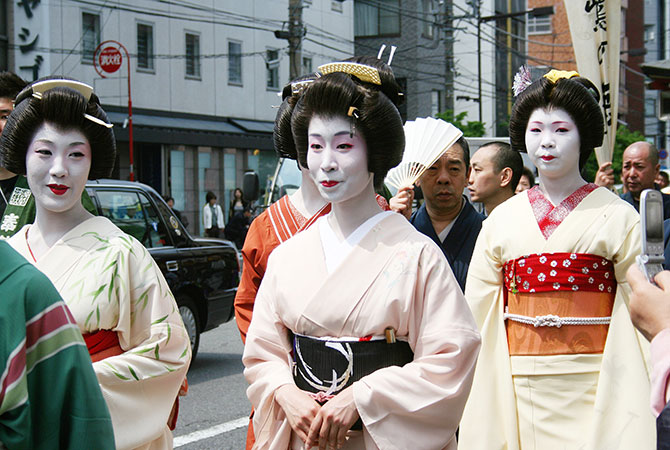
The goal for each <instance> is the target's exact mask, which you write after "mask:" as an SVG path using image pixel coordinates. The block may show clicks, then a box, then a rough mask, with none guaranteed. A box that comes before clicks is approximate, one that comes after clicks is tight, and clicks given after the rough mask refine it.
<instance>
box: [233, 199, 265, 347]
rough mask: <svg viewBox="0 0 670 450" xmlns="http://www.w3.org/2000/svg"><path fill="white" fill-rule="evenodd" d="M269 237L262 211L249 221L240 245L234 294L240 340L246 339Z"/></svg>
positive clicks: (263, 273)
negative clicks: (240, 254) (239, 267)
mask: <svg viewBox="0 0 670 450" xmlns="http://www.w3.org/2000/svg"><path fill="white" fill-rule="evenodd" d="M270 239H271V237H270V236H269V233H268V223H267V212H264V213H263V214H262V215H260V216H258V217H257V218H256V219H254V221H253V222H251V225H250V226H249V231H248V232H247V238H246V239H245V241H244V246H243V247H242V260H243V264H242V276H241V278H240V285H239V286H238V288H237V294H236V295H235V321H236V322H237V328H239V330H240V335H241V336H242V342H245V341H246V339H247V331H248V330H249V324H250V323H251V315H252V314H253V311H254V302H255V301H256V293H257V292H258V288H259V287H260V285H261V281H262V280H263V276H264V275H265V268H266V266H267V263H268V256H269V254H270V252H271V251H272V247H270Z"/></svg>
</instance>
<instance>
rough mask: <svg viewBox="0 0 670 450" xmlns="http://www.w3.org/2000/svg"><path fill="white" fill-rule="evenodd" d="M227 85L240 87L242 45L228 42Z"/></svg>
mask: <svg viewBox="0 0 670 450" xmlns="http://www.w3.org/2000/svg"><path fill="white" fill-rule="evenodd" d="M228 84H237V85H242V44H241V43H239V42H234V41H228Z"/></svg>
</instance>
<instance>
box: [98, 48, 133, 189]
mask: <svg viewBox="0 0 670 450" xmlns="http://www.w3.org/2000/svg"><path fill="white" fill-rule="evenodd" d="M110 44H112V45H110ZM119 49H121V50H123V51H124V52H125V54H126V65H127V66H128V155H129V158H130V181H135V173H134V169H133V100H132V97H131V95H130V55H129V54H128V50H127V49H126V47H124V46H123V44H121V43H120V42H118V41H111V40H110V41H104V42H101V43H100V45H98V46H97V47H96V49H95V53H94V54H93V65H94V67H95V71H96V72H98V75H100V76H101V77H102V78H107V77H106V76H105V73H108V74H110V73H114V72H116V71H117V70H119V68H120V67H121V64H122V63H123V55H122V53H121V51H120V50H119Z"/></svg>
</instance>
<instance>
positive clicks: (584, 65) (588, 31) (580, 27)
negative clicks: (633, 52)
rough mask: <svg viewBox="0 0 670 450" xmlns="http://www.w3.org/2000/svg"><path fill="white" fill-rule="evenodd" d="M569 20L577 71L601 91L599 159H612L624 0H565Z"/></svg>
mask: <svg viewBox="0 0 670 450" xmlns="http://www.w3.org/2000/svg"><path fill="white" fill-rule="evenodd" d="M563 3H564V4H565V10H566V12H567V15H568V23H569V24H570V35H571V37H572V47H573V49H574V51H575V59H576V60H577V71H578V72H579V74H580V75H581V76H583V77H586V78H588V79H589V80H591V81H592V82H593V84H595V85H596V86H597V87H598V90H599V91H600V106H601V107H602V109H603V115H604V117H605V138H604V139H603V145H602V147H600V148H597V149H596V157H597V158H598V163H599V164H602V163H604V162H609V161H612V154H613V153H614V139H615V138H616V126H617V114H618V109H619V60H620V55H619V50H620V48H621V0H563Z"/></svg>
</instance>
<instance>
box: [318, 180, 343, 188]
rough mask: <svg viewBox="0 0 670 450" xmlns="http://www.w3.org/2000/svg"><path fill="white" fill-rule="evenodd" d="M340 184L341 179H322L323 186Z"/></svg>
mask: <svg viewBox="0 0 670 450" xmlns="http://www.w3.org/2000/svg"><path fill="white" fill-rule="evenodd" d="M338 184H340V182H339V181H322V182H321V186H323V187H333V186H336V185H338Z"/></svg>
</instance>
